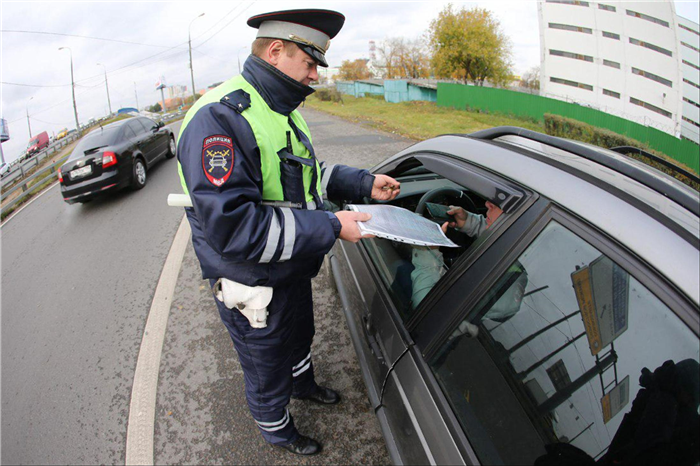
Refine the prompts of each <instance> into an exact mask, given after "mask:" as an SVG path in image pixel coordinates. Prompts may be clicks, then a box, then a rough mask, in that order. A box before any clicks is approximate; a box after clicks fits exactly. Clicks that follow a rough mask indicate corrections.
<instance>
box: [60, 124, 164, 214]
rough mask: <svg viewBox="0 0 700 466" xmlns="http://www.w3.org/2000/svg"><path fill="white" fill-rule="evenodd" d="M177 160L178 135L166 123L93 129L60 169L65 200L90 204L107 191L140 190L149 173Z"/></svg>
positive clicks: (115, 125)
mask: <svg viewBox="0 0 700 466" xmlns="http://www.w3.org/2000/svg"><path fill="white" fill-rule="evenodd" d="M173 157H175V136H174V135H173V132H172V131H171V130H170V129H169V128H165V127H164V125H163V123H161V122H159V123H156V122H155V121H153V120H151V119H149V118H144V117H136V118H129V119H127V120H122V121H118V122H115V123H111V124H109V125H106V126H104V127H101V128H98V129H95V130H93V131H92V132H91V133H89V134H88V135H86V136H85V137H84V138H82V139H81V140H80V142H79V143H78V145H77V146H76V147H75V149H74V150H73V152H72V153H71V155H70V157H68V160H67V161H66V163H64V164H63V166H61V168H60V169H59V172H58V174H59V181H60V183H61V194H62V195H63V200H64V201H66V202H67V203H69V204H74V203H76V202H88V201H90V200H92V199H93V198H94V197H96V196H98V195H101V194H103V193H105V192H108V191H116V190H118V189H122V188H125V187H131V188H133V189H141V188H143V187H144V186H145V185H146V180H147V170H148V169H149V168H150V167H152V166H153V165H154V164H155V163H157V162H158V161H159V160H161V159H163V158H168V159H169V158H173Z"/></svg>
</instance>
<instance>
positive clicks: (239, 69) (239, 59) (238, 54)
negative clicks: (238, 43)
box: [236, 45, 248, 74]
mask: <svg viewBox="0 0 700 466" xmlns="http://www.w3.org/2000/svg"><path fill="white" fill-rule="evenodd" d="M247 48H248V46H247V45H244V46H243V47H241V48H240V49H238V53H237V54H236V56H237V57H238V74H241V73H242V72H243V71H241V50H245V49H247Z"/></svg>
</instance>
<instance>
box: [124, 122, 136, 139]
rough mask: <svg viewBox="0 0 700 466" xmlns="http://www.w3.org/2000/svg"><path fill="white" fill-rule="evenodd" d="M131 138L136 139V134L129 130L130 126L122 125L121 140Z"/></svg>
mask: <svg viewBox="0 0 700 466" xmlns="http://www.w3.org/2000/svg"><path fill="white" fill-rule="evenodd" d="M133 137H136V133H134V130H133V129H131V127H130V126H126V125H124V131H123V132H122V135H121V139H122V140H124V139H131V138H133Z"/></svg>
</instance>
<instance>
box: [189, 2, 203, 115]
mask: <svg viewBox="0 0 700 466" xmlns="http://www.w3.org/2000/svg"><path fill="white" fill-rule="evenodd" d="M202 16H204V13H202V14H201V15H199V16H197V18H201V17H202ZM197 18H195V19H193V20H192V21H190V25H189V27H188V28H187V43H188V44H189V48H190V76H191V77H192V104H193V105H194V102H195V100H196V99H197V96H196V95H195V94H196V92H197V91H196V88H195V87H194V68H193V67H192V23H194V22H195V21H196V20H197Z"/></svg>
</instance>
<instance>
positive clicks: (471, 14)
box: [428, 4, 511, 86]
mask: <svg viewBox="0 0 700 466" xmlns="http://www.w3.org/2000/svg"><path fill="white" fill-rule="evenodd" d="M428 36H429V41H430V48H431V51H432V54H433V56H432V65H433V72H434V73H435V75H436V76H437V77H443V78H454V79H459V80H462V81H463V82H464V84H467V83H468V82H472V83H473V84H475V85H477V86H483V84H484V81H486V80H488V81H489V82H491V83H493V84H495V85H504V84H506V83H507V81H508V80H509V78H510V75H511V70H510V68H511V62H510V57H511V45H510V40H509V39H508V37H507V36H506V35H505V34H504V33H503V31H502V30H501V27H500V23H499V22H498V20H497V19H496V18H495V16H494V15H493V14H492V13H491V12H490V11H488V10H486V9H484V8H478V7H474V8H470V9H466V8H464V7H462V8H461V9H460V10H458V11H456V10H455V9H454V8H453V7H452V5H451V4H450V5H448V6H447V7H445V9H444V10H442V11H441V12H440V14H439V15H438V17H437V18H436V19H434V20H433V21H431V23H430V29H429V31H428Z"/></svg>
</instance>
